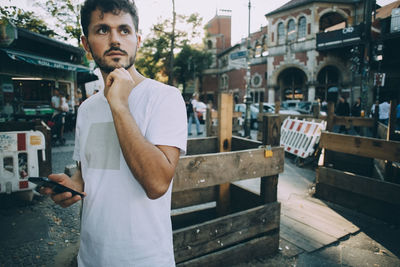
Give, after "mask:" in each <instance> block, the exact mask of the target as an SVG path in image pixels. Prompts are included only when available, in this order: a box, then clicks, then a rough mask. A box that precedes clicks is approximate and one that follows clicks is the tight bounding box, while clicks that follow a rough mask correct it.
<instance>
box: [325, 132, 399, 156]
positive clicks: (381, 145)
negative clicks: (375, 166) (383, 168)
mask: <svg viewBox="0 0 400 267" xmlns="http://www.w3.org/2000/svg"><path fill="white" fill-rule="evenodd" d="M319 146H320V147H323V148H325V149H326V150H332V151H337V152H343V153H348V154H353V155H358V156H363V157H370V158H376V159H384V160H390V161H395V162H399V161H400V142H397V141H385V140H381V139H376V138H368V137H360V136H351V135H345V134H337V133H329V132H326V131H324V132H322V134H321V139H320V142H319Z"/></svg>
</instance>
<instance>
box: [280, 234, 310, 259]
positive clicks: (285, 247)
mask: <svg viewBox="0 0 400 267" xmlns="http://www.w3.org/2000/svg"><path fill="white" fill-rule="evenodd" d="M279 247H280V248H281V253H282V255H283V256H284V257H285V258H292V257H294V256H297V255H299V254H301V253H303V252H304V249H302V248H299V247H298V246H296V245H295V244H293V243H291V242H289V241H287V240H286V239H284V238H280V240H279Z"/></svg>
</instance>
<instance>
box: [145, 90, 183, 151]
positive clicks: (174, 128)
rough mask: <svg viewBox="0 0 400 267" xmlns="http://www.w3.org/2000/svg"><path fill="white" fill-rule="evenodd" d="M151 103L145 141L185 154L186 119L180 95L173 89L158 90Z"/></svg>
mask: <svg viewBox="0 0 400 267" xmlns="http://www.w3.org/2000/svg"><path fill="white" fill-rule="evenodd" d="M160 91H161V92H162V93H160V94H159V95H158V96H157V98H156V100H155V101H154V102H153V103H152V108H151V112H150V114H149V115H150V117H149V124H148V127H147V129H146V132H145V137H146V139H147V140H148V141H149V142H151V143H152V144H154V145H165V146H174V147H177V148H179V149H180V152H181V155H183V154H185V153H186V141H187V117H186V106H185V102H184V101H183V98H182V95H181V94H180V92H179V91H178V89H176V88H174V87H165V90H164V88H163V89H162V90H160Z"/></svg>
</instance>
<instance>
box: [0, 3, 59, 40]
mask: <svg viewBox="0 0 400 267" xmlns="http://www.w3.org/2000/svg"><path fill="white" fill-rule="evenodd" d="M0 14H1V16H2V17H3V18H6V19H8V20H9V21H10V22H11V23H12V24H14V25H15V26H17V27H19V28H24V29H27V30H29V31H32V32H36V33H39V34H43V35H45V36H48V37H54V36H56V35H57V34H56V33H55V32H54V31H53V30H52V29H49V28H48V27H47V24H46V23H45V22H44V21H43V20H42V19H40V18H38V17H37V16H35V14H34V13H33V12H31V11H24V10H22V9H20V8H18V7H15V6H6V7H2V6H0Z"/></svg>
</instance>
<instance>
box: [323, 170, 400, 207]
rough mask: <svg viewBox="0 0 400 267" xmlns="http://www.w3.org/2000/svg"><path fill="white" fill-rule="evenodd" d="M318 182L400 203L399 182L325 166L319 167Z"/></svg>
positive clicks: (396, 203)
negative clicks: (395, 182) (381, 179)
mask: <svg viewBox="0 0 400 267" xmlns="http://www.w3.org/2000/svg"><path fill="white" fill-rule="evenodd" d="M317 183H323V184H327V185H330V186H333V187H336V188H340V189H343V190H346V191H349V192H352V193H356V194H360V195H363V196H366V197H369V198H374V199H378V200H382V201H385V202H388V203H392V204H395V205H400V185H398V184H393V183H388V182H385V181H380V180H376V179H372V178H368V177H365V176H358V175H354V174H352V173H347V172H342V171H338V170H335V169H331V168H325V167H320V168H318V170H317Z"/></svg>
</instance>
